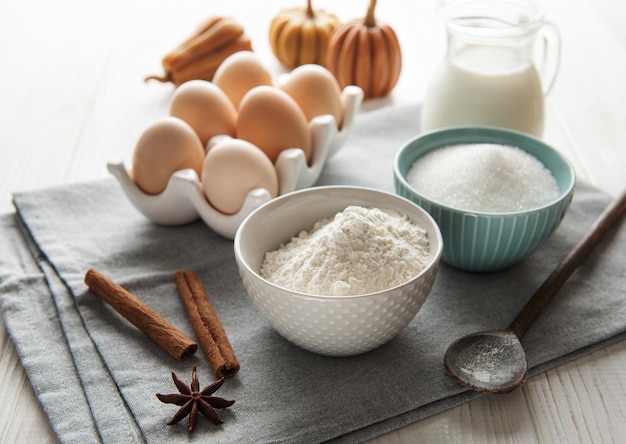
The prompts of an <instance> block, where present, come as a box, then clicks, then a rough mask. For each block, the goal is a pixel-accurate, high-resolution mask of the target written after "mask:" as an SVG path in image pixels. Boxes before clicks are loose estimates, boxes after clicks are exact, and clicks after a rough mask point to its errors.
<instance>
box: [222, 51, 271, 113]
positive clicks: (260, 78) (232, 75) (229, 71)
mask: <svg viewBox="0 0 626 444" xmlns="http://www.w3.org/2000/svg"><path fill="white" fill-rule="evenodd" d="M213 83H214V84H215V85H216V86H218V87H219V88H221V89H222V91H224V93H225V94H226V95H227V96H228V98H229V99H230V101H231V102H232V104H233V105H234V106H235V108H239V102H240V101H241V99H242V98H243V96H244V95H245V94H246V93H247V92H248V91H250V90H251V89H252V88H254V87H255V86H259V85H268V86H271V85H272V76H271V74H270V72H269V71H268V70H267V69H266V68H265V66H264V65H263V63H262V62H261V60H260V59H259V57H258V56H257V55H256V54H255V53H254V52H252V51H239V52H236V53H234V54H233V55H231V56H229V57H228V58H227V59H226V60H224V61H223V62H222V64H221V65H220V66H219V68H217V71H215V76H214V77H213Z"/></svg>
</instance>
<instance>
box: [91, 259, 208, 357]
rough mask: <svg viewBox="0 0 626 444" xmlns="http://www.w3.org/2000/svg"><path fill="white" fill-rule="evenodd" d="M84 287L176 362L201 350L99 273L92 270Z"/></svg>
mask: <svg viewBox="0 0 626 444" xmlns="http://www.w3.org/2000/svg"><path fill="white" fill-rule="evenodd" d="M85 284H87V286H88V287H89V288H90V289H91V291H93V292H94V293H95V294H96V295H98V296H99V297H100V298H101V299H102V300H104V301H105V302H106V303H107V304H109V305H110V306H111V307H113V308H114V309H115V311H117V312H118V313H119V314H121V315H122V316H123V317H124V318H126V319H127V320H128V321H129V322H130V323H131V324H133V325H134V326H135V327H137V328H138V329H139V330H141V331H142V332H143V333H145V334H146V335H147V336H148V337H149V338H150V339H152V340H153V341H154V342H155V343H156V344H157V345H158V346H160V347H161V348H162V349H163V350H165V351H166V352H168V353H169V354H170V355H171V356H172V357H174V359H176V360H178V361H181V360H183V359H184V358H187V357H189V356H191V355H193V354H194V353H195V352H196V350H197V349H198V344H196V343H195V342H194V341H193V340H192V339H191V338H189V337H188V336H187V335H185V334H184V333H183V332H181V331H180V330H178V329H177V328H176V327H174V326H173V325H172V324H170V323H169V322H168V321H167V320H166V319H165V318H163V317H162V316H161V315H159V314H158V313H157V312H155V311H154V310H153V309H152V308H150V307H149V306H148V305H146V304H145V303H143V302H142V301H140V300H139V299H137V298H136V297H135V296H134V295H133V294H131V293H130V292H129V291H127V290H126V289H125V288H123V287H122V286H120V285H118V284H116V283H115V282H113V281H112V280H111V279H109V278H108V277H106V276H104V275H103V274H102V273H100V272H99V271H97V270H95V269H93V268H92V269H89V270H88V271H87V273H86V274H85Z"/></svg>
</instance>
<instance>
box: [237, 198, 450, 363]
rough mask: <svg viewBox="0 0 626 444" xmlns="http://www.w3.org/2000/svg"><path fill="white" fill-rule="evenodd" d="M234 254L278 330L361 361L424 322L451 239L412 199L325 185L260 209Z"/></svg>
mask: <svg viewBox="0 0 626 444" xmlns="http://www.w3.org/2000/svg"><path fill="white" fill-rule="evenodd" d="M234 250H235V258H236V260H237V264H238V267H239V274H240V276H241V278H242V282H243V284H244V286H245V288H246V290H247V292H248V294H249V295H250V298H251V299H252V301H253V302H254V304H255V305H256V307H257V308H258V310H259V312H260V313H261V315H262V316H263V317H264V318H265V319H266V320H267V321H268V323H269V324H270V326H271V327H272V328H273V329H274V330H276V331H277V332H278V333H279V334H281V335H282V336H283V337H285V338H286V339H288V340H289V341H291V342H292V343H294V344H296V345H298V346H300V347H302V348H304V349H306V350H309V351H311V352H314V353H318V354H322V355H327V356H352V355H357V354H361V353H365V352H367V351H370V350H373V349H375V348H377V347H379V346H381V345H382V344H384V343H386V342H387V341H389V340H390V339H392V338H393V337H394V336H396V335H397V334H398V333H399V332H400V331H401V330H402V329H403V328H404V327H406V326H407V325H408V324H409V322H411V321H412V320H413V319H414V318H415V317H416V315H417V313H418V312H419V310H420V309H421V307H422V305H423V304H424V302H425V301H426V298H427V296H428V294H429V293H430V290H431V288H432V286H433V283H434V282H435V277H436V275H437V271H438V268H439V262H440V259H441V255H442V253H443V242H442V239H441V233H440V231H439V228H438V227H437V224H436V222H435V221H434V219H433V218H432V217H431V216H430V215H429V214H428V213H427V212H426V211H424V210H423V209H422V208H420V207H419V206H417V205H415V204H414V203H412V202H411V201H409V200H407V199H405V198H403V197H400V196H398V195H395V194H393V193H388V192H385V191H379V190H374V189H370V188H364V187H349V186H323V187H314V188H308V189H305V190H302V191H296V192H292V193H289V194H286V195H283V196H280V197H278V198H276V199H273V200H271V201H269V202H268V203H267V204H264V205H262V206H261V207H259V208H258V209H256V210H255V211H253V212H252V213H251V214H250V215H249V216H248V217H247V218H246V219H245V220H244V221H243V222H242V224H241V225H240V227H239V229H238V230H237V233H236V235H235V240H234Z"/></svg>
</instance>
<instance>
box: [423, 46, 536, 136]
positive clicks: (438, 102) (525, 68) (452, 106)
mask: <svg viewBox="0 0 626 444" xmlns="http://www.w3.org/2000/svg"><path fill="white" fill-rule="evenodd" d="M519 60H520V59H519V57H518V56H517V55H516V54H515V53H514V49H507V48H497V47H484V46H483V47H476V46H475V47H471V46H469V47H466V48H464V49H463V50H461V51H460V52H458V53H457V54H456V56H455V57H454V58H451V57H450V58H446V60H445V61H444V62H443V64H442V65H441V66H440V67H439V69H438V71H437V72H436V73H435V75H434V77H433V80H432V84H431V86H430V88H429V90H428V92H427V94H426V98H425V100H424V107H423V110H422V117H421V120H422V130H424V131H425V130H430V129H435V128H440V127H446V126H455V125H471V124H474V125H491V126H501V127H506V128H512V129H516V130H519V131H524V132H526V133H530V134H533V135H536V136H540V135H541V134H542V133H543V123H544V112H545V111H544V98H543V96H544V92H543V89H542V85H541V81H540V78H539V74H538V72H537V69H536V68H535V65H534V64H532V63H529V62H527V63H523V64H520V63H519Z"/></svg>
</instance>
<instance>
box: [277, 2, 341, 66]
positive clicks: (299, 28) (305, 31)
mask: <svg viewBox="0 0 626 444" xmlns="http://www.w3.org/2000/svg"><path fill="white" fill-rule="evenodd" d="M337 25H339V19H338V18H337V16H335V15H334V14H332V13H329V12H326V11H324V10H322V9H319V10H314V9H313V6H312V5H311V0H307V7H306V8H289V9H285V10H282V11H281V12H279V13H278V15H276V16H275V17H274V19H273V20H272V23H271V25H270V44H271V46H272V51H273V52H274V55H275V56H276V58H277V59H278V60H280V62H281V63H283V64H284V65H285V66H287V67H288V68H295V67H296V66H300V65H306V64H309V63H316V64H318V65H323V64H324V60H325V58H326V48H327V46H328V41H329V40H330V34H331V33H332V31H333V30H334V29H335V27H337Z"/></svg>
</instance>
